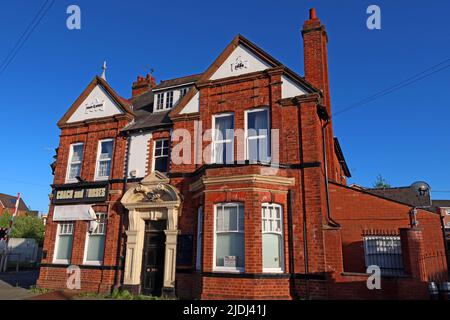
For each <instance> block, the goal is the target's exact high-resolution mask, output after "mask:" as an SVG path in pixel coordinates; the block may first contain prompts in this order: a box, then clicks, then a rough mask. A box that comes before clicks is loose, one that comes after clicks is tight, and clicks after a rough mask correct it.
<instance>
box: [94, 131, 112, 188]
mask: <svg viewBox="0 0 450 320" xmlns="http://www.w3.org/2000/svg"><path fill="white" fill-rule="evenodd" d="M113 145H114V142H113V140H112V139H107V140H102V141H100V142H99V144H98V153H97V166H96V174H95V178H96V179H97V180H104V179H108V178H109V175H110V173H111V162H112V154H113Z"/></svg>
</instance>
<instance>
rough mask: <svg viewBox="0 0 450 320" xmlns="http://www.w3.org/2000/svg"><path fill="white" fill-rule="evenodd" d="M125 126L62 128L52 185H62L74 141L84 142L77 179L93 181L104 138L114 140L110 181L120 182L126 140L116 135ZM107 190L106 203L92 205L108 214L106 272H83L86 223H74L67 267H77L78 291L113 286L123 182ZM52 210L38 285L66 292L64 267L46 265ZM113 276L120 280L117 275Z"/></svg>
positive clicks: (49, 256)
mask: <svg viewBox="0 0 450 320" xmlns="http://www.w3.org/2000/svg"><path fill="white" fill-rule="evenodd" d="M127 123H128V121H127V120H114V119H112V120H110V121H109V122H91V123H85V124H81V125H79V126H76V127H65V128H62V130H61V138H60V144H59V150H58V159H57V163H56V170H55V176H54V184H62V183H64V182H65V179H66V170H67V163H68V157H69V152H70V145H71V144H72V143H76V142H83V143H84V153H83V163H82V169H81V177H82V178H83V179H85V180H87V181H94V175H95V166H96V160H97V149H98V141H99V140H102V139H106V138H112V139H114V149H113V160H112V166H111V176H110V179H122V178H123V175H124V159H125V150H126V139H124V138H123V137H121V136H119V132H120V130H121V129H122V128H123V127H124V126H125V125H126V124H127ZM109 189H110V194H109V197H108V201H107V202H106V203H99V204H95V205H94V206H93V208H94V210H95V211H96V212H104V213H107V214H108V221H107V231H106V238H105V249H104V260H103V265H104V266H106V270H101V268H94V267H90V268H89V269H83V257H84V249H85V241H86V231H87V227H88V222H87V221H76V222H75V225H74V238H73V245H72V258H71V264H72V265H78V266H80V267H81V268H82V290H86V291H102V292H104V291H109V290H111V288H112V286H113V285H114V274H115V271H114V269H115V268H114V266H116V265H117V260H118V250H119V249H120V250H121V247H122V245H121V244H120V243H119V240H118V239H119V233H120V232H122V231H123V230H119V228H120V219H121V215H122V214H124V208H123V206H122V205H121V204H120V198H121V197H122V189H123V183H120V182H119V183H117V182H115V183H110V186H109ZM53 210H54V206H53V205H51V206H50V210H49V215H48V220H47V224H46V228H45V239H44V247H43V250H44V251H46V252H47V256H46V258H45V259H42V261H41V263H42V264H43V265H44V267H42V268H41V271H40V276H39V280H38V286H40V287H46V288H54V289H56V288H59V289H66V281H67V277H68V276H69V275H68V274H66V273H65V272H66V268H65V267H56V268H55V267H52V266H50V264H52V263H53V257H54V250H55V240H56V234H57V227H58V224H57V223H56V222H53ZM110 269H113V270H110ZM117 276H118V277H119V279H120V274H119V273H118V275H117ZM83 279H84V280H83Z"/></svg>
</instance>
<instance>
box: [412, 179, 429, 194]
mask: <svg viewBox="0 0 450 320" xmlns="http://www.w3.org/2000/svg"><path fill="white" fill-rule="evenodd" d="M410 188H411V189H412V190H413V191H414V192H415V193H416V194H417V195H418V196H419V197H424V196H427V195H428V194H429V193H430V190H431V187H430V185H429V184H428V183H426V182H424V181H416V182H414V183H413V184H411V186H410Z"/></svg>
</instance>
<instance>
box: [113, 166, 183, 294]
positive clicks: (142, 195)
mask: <svg viewBox="0 0 450 320" xmlns="http://www.w3.org/2000/svg"><path fill="white" fill-rule="evenodd" d="M121 202H122V204H123V205H124V206H125V208H127V209H128V218H129V225H128V230H127V231H126V234H127V244H126V258H125V277H124V285H125V286H127V287H133V288H139V287H140V285H141V267H142V253H143V249H144V237H145V221H146V220H166V221H167V224H166V230H164V233H165V234H166V245H165V260H164V288H163V291H165V292H174V289H175V272H176V254H177V237H178V215H179V214H180V212H181V211H180V207H181V197H180V192H179V191H178V190H177V188H175V187H174V186H172V185H170V184H169V179H168V178H167V177H166V176H165V175H164V174H162V173H160V172H158V171H155V172H152V173H151V174H150V175H148V176H147V177H146V178H144V179H143V180H142V181H141V182H140V183H138V184H136V185H135V186H134V187H132V188H130V189H129V190H128V191H127V192H126V193H125V194H124V196H123V197H122V200H121Z"/></svg>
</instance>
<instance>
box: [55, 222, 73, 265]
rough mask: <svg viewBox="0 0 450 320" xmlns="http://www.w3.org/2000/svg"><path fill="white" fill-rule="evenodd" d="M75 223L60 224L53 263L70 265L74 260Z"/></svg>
mask: <svg viewBox="0 0 450 320" xmlns="http://www.w3.org/2000/svg"><path fill="white" fill-rule="evenodd" d="M73 228H74V223H73V222H62V223H59V224H58V231H57V235H56V242H55V247H56V248H55V255H54V258H53V262H55V263H63V264H69V263H70V259H71V258H72V243H73Z"/></svg>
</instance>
